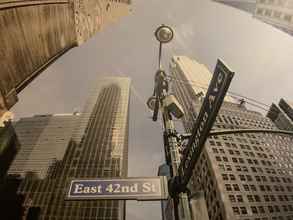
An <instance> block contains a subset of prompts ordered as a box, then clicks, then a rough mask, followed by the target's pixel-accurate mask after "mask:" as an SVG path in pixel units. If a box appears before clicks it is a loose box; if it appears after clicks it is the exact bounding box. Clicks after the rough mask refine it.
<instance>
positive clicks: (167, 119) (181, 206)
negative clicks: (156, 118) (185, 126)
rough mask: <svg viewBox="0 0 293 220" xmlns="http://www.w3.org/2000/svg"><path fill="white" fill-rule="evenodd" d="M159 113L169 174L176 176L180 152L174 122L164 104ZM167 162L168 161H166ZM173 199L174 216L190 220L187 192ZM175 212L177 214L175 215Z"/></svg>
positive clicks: (181, 219)
mask: <svg viewBox="0 0 293 220" xmlns="http://www.w3.org/2000/svg"><path fill="white" fill-rule="evenodd" d="M161 113H162V116H163V122H164V129H165V132H166V134H167V137H168V138H167V139H168V146H169V153H170V160H171V161H170V162H171V163H170V165H171V167H172V172H171V176H172V177H174V176H178V175H179V173H178V168H179V164H180V154H179V151H178V149H179V147H178V143H177V139H176V137H175V136H174V134H176V131H175V128H174V123H173V121H172V116H171V115H170V113H169V111H168V110H167V108H166V106H164V105H163V106H162V108H161ZM167 163H168V161H167ZM173 201H174V206H175V209H178V210H177V211H178V212H176V211H175V218H176V220H177V219H180V220H191V213H190V206H189V200H188V195H187V193H179V194H178V195H177V196H176V197H175V199H173ZM176 214H177V215H178V216H176Z"/></svg>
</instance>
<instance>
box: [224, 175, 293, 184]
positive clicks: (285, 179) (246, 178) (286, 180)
mask: <svg viewBox="0 0 293 220" xmlns="http://www.w3.org/2000/svg"><path fill="white" fill-rule="evenodd" d="M238 177H239V179H240V180H241V181H243V182H250V181H253V178H254V179H255V181H256V182H272V183H275V182H278V183H280V182H284V183H292V180H291V178H290V177H277V176H251V175H244V174H239V175H238ZM222 178H223V180H226V181H228V180H230V181H234V180H236V177H235V175H234V174H226V173H223V174H222Z"/></svg>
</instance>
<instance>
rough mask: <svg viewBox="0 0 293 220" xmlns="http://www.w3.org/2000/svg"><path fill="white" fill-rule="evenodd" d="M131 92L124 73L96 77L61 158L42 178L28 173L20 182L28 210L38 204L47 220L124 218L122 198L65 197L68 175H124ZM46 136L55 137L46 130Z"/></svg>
mask: <svg viewBox="0 0 293 220" xmlns="http://www.w3.org/2000/svg"><path fill="white" fill-rule="evenodd" d="M129 95H130V80H129V79H128V78H122V77H105V78H100V79H99V81H98V83H97V84H96V85H95V87H94V89H93V91H92V92H91V96H90V98H89V99H88V101H87V103H86V105H85V107H84V110H83V112H82V113H81V114H80V115H78V116H76V117H78V119H77V120H76V121H75V122H74V123H75V126H74V129H73V132H72V136H71V138H70V139H69V140H68V141H67V144H68V146H67V149H66V151H65V153H64V156H63V158H62V159H61V160H56V161H55V162H54V163H53V164H52V166H50V167H49V169H48V172H47V173H46V176H45V177H44V178H42V177H40V176H38V175H26V178H25V179H24V180H23V181H22V183H21V186H20V187H19V189H18V193H19V194H23V195H24V196H25V202H24V205H25V207H27V208H28V209H27V210H29V208H39V209H35V210H39V219H48V220H49V219H50V220H53V219H54V220H62V219H63V220H69V219H70V220H79V219H86V220H90V219H92V220H94V219H95V220H97V219H117V220H118V219H124V216H125V202H124V201H117V200H116V201H112V200H107V201H105V200H103V201H66V200H65V197H66V195H67V191H68V187H69V183H70V180H71V179H80V178H105V177H126V176H127V153H128V117H129V116H128V105H129ZM52 117H53V118H54V116H52ZM61 117H64V116H61ZM55 120H57V119H55ZM74 120H75V119H74ZM57 121H58V120H57ZM27 127H29V125H27ZM69 127H70V126H69ZM23 129H24V128H23ZM26 129H27V128H26ZM24 131H25V129H24ZM43 131H44V132H43V133H42V135H43V136H42V137H45V136H46V132H45V129H44V130H43ZM59 132H60V133H62V129H60V130H58V133H59ZM51 134H52V133H51ZM39 137H41V136H39ZM47 138H48V139H49V140H55V137H54V135H51V136H50V135H49V133H47ZM55 144H57V143H55ZM52 147H53V148H54V143H52ZM59 147H61V146H59ZM41 149H45V148H40V150H41ZM55 150H56V149H55ZM60 151H62V150H60ZM60 155H61V154H60ZM48 156H49V155H48ZM15 163H16V161H15ZM36 169H37V168H36ZM32 174H34V172H33V171H32ZM27 213H28V212H27Z"/></svg>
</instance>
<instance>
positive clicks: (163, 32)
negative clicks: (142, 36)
mask: <svg viewBox="0 0 293 220" xmlns="http://www.w3.org/2000/svg"><path fill="white" fill-rule="evenodd" d="M155 36H156V38H157V40H158V41H159V42H160V43H168V42H170V41H171V40H172V39H173V36H174V32H173V30H172V28H171V27H169V26H166V25H163V24H162V25H161V26H160V27H158V28H157V30H156V31H155Z"/></svg>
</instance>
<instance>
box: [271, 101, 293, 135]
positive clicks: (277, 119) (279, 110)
mask: <svg viewBox="0 0 293 220" xmlns="http://www.w3.org/2000/svg"><path fill="white" fill-rule="evenodd" d="M267 117H268V118H270V119H271V120H272V121H273V122H274V123H275V125H276V126H277V127H278V128H279V129H282V130H289V131H293V103H290V102H288V101H286V100H284V99H281V100H280V102H279V105H278V106H277V105H276V104H274V103H273V104H272V105H271V107H270V110H269V111H268V113H267Z"/></svg>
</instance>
